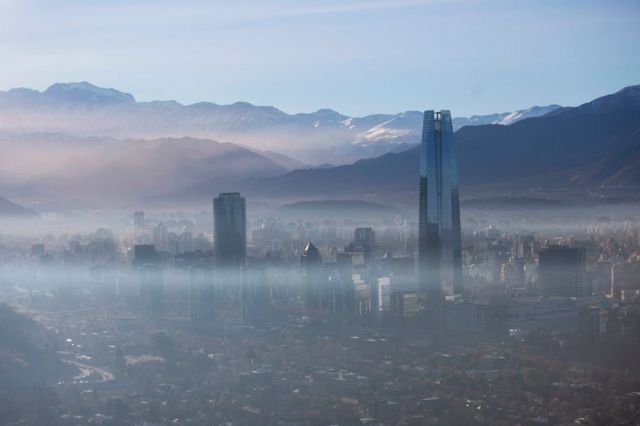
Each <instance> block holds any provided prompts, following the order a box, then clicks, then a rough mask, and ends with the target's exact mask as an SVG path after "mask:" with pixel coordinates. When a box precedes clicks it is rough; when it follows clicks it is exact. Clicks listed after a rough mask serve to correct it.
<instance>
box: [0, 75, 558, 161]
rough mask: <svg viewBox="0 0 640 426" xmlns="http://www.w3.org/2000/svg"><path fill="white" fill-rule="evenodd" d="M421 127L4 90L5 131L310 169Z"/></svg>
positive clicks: (463, 121)
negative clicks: (206, 148) (181, 140)
mask: <svg viewBox="0 0 640 426" xmlns="http://www.w3.org/2000/svg"><path fill="white" fill-rule="evenodd" d="M557 108H559V106H558V105H549V106H546V107H533V108H529V109H525V110H519V111H514V112H505V113H500V114H488V115H475V116H472V117H468V118H466V117H457V118H455V119H454V126H455V127H456V129H457V128H460V127H462V126H465V125H480V124H488V123H494V124H504V125H509V124H513V123H515V122H518V121H520V120H522V119H525V118H529V117H535V116H539V115H543V114H545V113H548V112H551V111H553V110H555V109H557ZM421 127H422V113H421V112H419V111H405V112H402V113H398V114H373V115H368V116H364V117H349V116H347V115H344V114H340V113H339V112H336V111H334V110H331V109H320V110H318V111H315V112H312V113H298V114H287V113H285V112H283V111H281V110H279V109H277V108H275V107H272V106H256V105H252V104H250V103H247V102H236V103H233V104H230V105H218V104H215V103H212V102H199V103H195V104H191V105H183V104H180V103H178V102H176V101H151V102H137V101H136V100H135V98H134V97H133V95H131V94H128V93H124V92H121V91H118V90H116V89H108V88H101V87H97V86H94V85H92V84H90V83H87V82H79V83H55V84H53V85H51V86H50V87H49V88H47V89H46V90H44V91H42V92H39V91H36V90H31V89H26V88H18V89H11V90H8V91H5V92H1V91H0V130H4V131H8V132H12V133H19V134H20V133H38V132H45V133H61V134H67V135H70V136H75V137H112V138H120V139H127V138H134V139H140V138H144V139H151V138H161V137H183V136H188V137H196V138H205V139H213V140H220V141H230V142H234V143H239V144H245V145H250V146H251V147H252V148H256V149H260V150H264V151H276V152H281V153H285V154H288V155H290V156H293V157H295V158H298V159H299V160H302V161H303V162H305V163H309V164H321V163H324V162H331V163H335V162H337V161H340V162H343V163H348V162H351V161H354V160H356V159H359V158H362V157H367V156H375V155H380V154H382V153H385V152H390V151H394V149H395V147H394V145H395V144H398V143H400V144H407V143H409V144H411V143H417V142H418V140H419V135H420V131H421ZM371 145H376V147H374V148H372V147H371Z"/></svg>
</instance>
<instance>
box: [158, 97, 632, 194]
mask: <svg viewBox="0 0 640 426" xmlns="http://www.w3.org/2000/svg"><path fill="white" fill-rule="evenodd" d="M639 91H640V86H632V87H628V88H625V89H622V90H621V91H619V92H616V93H615V94H612V95H607V96H605V97H602V98H598V99H595V100H593V101H591V102H588V103H585V104H583V105H580V106H578V107H574V108H563V109H562V110H558V111H556V112H552V113H551V114H546V115H544V116H540V117H534V118H530V119H527V120H522V121H519V122H517V123H515V124H513V125H511V126H501V125H495V124H488V125H482V126H467V127H463V128H462V129H460V130H458V131H457V132H456V133H455V143H456V151H457V153H458V163H459V170H460V178H461V184H462V186H463V188H473V187H476V188H477V187H483V186H484V187H486V186H487V185H493V186H499V187H500V188H502V189H501V190H502V191H503V192H507V193H510V192H513V191H516V192H522V193H526V192H531V191H532V190H533V191H537V190H539V189H540V188H547V189H548V190H554V189H562V188H568V187H576V188H583V189H582V190H581V191H582V192H583V193H587V192H588V191H585V190H584V189H586V188H589V187H601V186H603V185H605V186H624V187H629V188H636V189H637V188H640V96H637V93H638V92H639ZM418 156H419V146H414V147H412V148H410V149H408V150H406V151H403V152H399V153H388V154H385V155H382V156H380V157H376V158H371V159H363V160H360V161H357V162H355V163H353V164H350V165H343V166H338V167H332V168H323V169H301V170H294V171H291V172H289V173H286V174H284V175H280V176H274V177H269V178H265V179H260V180H255V179H251V180H247V181H245V182H240V183H235V184H234V188H235V189H236V190H241V191H243V192H244V193H246V194H248V195H249V196H252V197H282V198H287V197H290V198H295V197H304V196H305V195H308V194H313V196H314V197H325V198H330V197H338V198H349V197H358V198H367V199H374V200H377V199H379V198H387V199H388V198H389V197H396V196H398V195H399V194H403V193H404V194H414V195H415V192H416V191H417V189H418V179H417V176H418ZM217 188H218V187H217V186H216V184H215V182H202V183H200V184H196V185H194V186H193V187H191V188H186V189H185V190H183V191H181V192H180V194H176V193H174V194H170V195H168V196H167V199H170V198H175V199H178V200H181V201H184V202H191V201H194V200H196V199H200V198H204V199H206V198H208V197H209V196H211V195H212V191H215V190H217ZM469 192H470V193H472V194H474V195H478V194H479V192H478V190H469V191H468V193H469ZM161 199H162V197H160V198H156V200H155V201H160V200H161Z"/></svg>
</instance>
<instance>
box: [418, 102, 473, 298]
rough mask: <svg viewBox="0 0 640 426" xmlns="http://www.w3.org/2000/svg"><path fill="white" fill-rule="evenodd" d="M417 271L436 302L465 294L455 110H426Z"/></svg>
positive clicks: (422, 287) (426, 294)
mask: <svg viewBox="0 0 640 426" xmlns="http://www.w3.org/2000/svg"><path fill="white" fill-rule="evenodd" d="M419 215H420V218H419V241H418V273H419V275H420V293H421V295H422V296H423V297H426V299H427V301H430V302H437V301H439V300H441V299H442V298H443V296H444V294H445V293H452V294H461V293H462V290H463V287H462V251H461V245H462V242H461V238H462V236H461V228H460V202H459V194H458V166H457V160H456V156H455V152H454V147H453V125H452V121H451V113H450V112H449V111H446V110H443V111H440V112H434V111H425V113H424V121H423V127H422V143H421V147H420V201H419Z"/></svg>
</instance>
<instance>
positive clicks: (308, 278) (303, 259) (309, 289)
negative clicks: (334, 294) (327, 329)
mask: <svg viewBox="0 0 640 426" xmlns="http://www.w3.org/2000/svg"><path fill="white" fill-rule="evenodd" d="M300 267H301V269H302V292H301V293H302V299H303V301H304V304H305V306H306V307H307V308H311V309H322V307H323V299H325V298H326V297H327V295H326V294H325V293H326V292H325V291H324V290H325V287H326V283H327V278H326V277H325V276H324V271H323V268H322V257H320V252H319V251H318V249H317V248H316V246H314V245H313V244H312V243H307V245H306V246H305V247H304V250H303V251H302V256H300Z"/></svg>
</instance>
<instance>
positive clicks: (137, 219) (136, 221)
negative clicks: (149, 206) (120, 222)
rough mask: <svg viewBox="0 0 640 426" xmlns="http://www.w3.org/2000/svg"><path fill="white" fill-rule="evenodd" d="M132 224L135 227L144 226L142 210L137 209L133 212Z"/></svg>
mask: <svg viewBox="0 0 640 426" xmlns="http://www.w3.org/2000/svg"><path fill="white" fill-rule="evenodd" d="M133 226H134V227H136V228H144V212H142V211H137V212H134V213H133Z"/></svg>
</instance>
